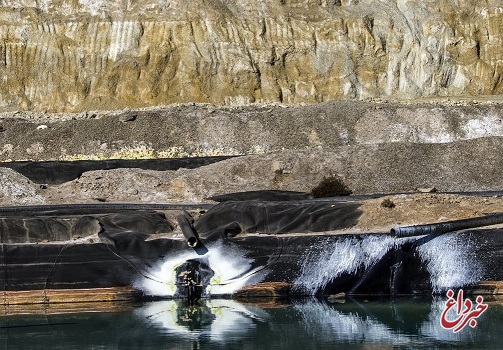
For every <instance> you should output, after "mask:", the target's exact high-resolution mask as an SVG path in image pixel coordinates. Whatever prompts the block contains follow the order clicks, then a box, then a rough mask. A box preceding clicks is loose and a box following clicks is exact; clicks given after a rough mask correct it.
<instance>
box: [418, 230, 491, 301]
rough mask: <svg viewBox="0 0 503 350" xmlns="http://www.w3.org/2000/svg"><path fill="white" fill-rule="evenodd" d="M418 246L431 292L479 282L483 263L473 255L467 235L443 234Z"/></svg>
mask: <svg viewBox="0 0 503 350" xmlns="http://www.w3.org/2000/svg"><path fill="white" fill-rule="evenodd" d="M417 250H418V252H419V256H420V257H421V260H422V261H423V263H424V264H426V268H427V269H428V272H429V273H430V280H431V285H432V287H433V292H434V293H440V292H444V291H446V290H447V289H449V288H459V287H463V286H465V285H468V284H472V283H474V282H478V281H480V280H481V279H482V278H483V276H484V267H483V265H482V264H481V263H480V262H479V261H477V259H476V256H474V253H473V249H472V246H471V245H470V240H469V239H466V236H460V235H459V234H457V233H451V234H444V235H441V236H438V237H436V238H434V239H432V240H431V241H429V242H427V243H425V244H422V245H421V246H419V247H418V249H417Z"/></svg>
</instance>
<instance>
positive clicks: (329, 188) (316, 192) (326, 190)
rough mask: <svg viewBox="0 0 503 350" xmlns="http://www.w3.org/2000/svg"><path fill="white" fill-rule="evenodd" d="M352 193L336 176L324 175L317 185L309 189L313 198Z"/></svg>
mask: <svg viewBox="0 0 503 350" xmlns="http://www.w3.org/2000/svg"><path fill="white" fill-rule="evenodd" d="M351 193H353V192H352V191H351V190H350V189H349V188H348V187H347V186H346V184H345V183H344V182H343V181H342V179H341V178H340V177H338V176H330V177H324V178H323V180H321V181H320V183H319V184H318V186H316V187H315V188H313V189H312V190H311V194H312V195H313V197H314V198H324V197H337V196H349V195H350V194H351Z"/></svg>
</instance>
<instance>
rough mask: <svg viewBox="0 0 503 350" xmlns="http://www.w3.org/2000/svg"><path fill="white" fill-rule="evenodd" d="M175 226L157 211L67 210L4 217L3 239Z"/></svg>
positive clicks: (16, 240)
mask: <svg viewBox="0 0 503 350" xmlns="http://www.w3.org/2000/svg"><path fill="white" fill-rule="evenodd" d="M172 230H173V226H172V225H171V224H170V223H169V222H168V221H167V220H166V218H165V216H164V215H163V214H161V213H159V212H155V211H126V212H120V213H108V214H88V215H78V214H73V215H71V214H66V215H54V213H48V214H46V215H40V214H38V215H34V216H25V215H20V216H4V217H0V243H41V242H58V241H71V240H74V239H79V238H85V237H87V236H91V235H94V234H98V233H99V232H102V231H105V232H117V231H118V232H122V231H135V232H142V233H147V234H154V233H166V232H171V231H172Z"/></svg>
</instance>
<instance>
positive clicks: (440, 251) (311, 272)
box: [293, 233, 484, 295]
mask: <svg viewBox="0 0 503 350" xmlns="http://www.w3.org/2000/svg"><path fill="white" fill-rule="evenodd" d="M423 237H424V236H421V237H411V238H395V237H391V236H385V235H368V236H360V237H358V238H356V237H347V238H346V237H341V238H339V239H336V240H334V239H333V238H328V237H327V238H325V239H324V240H323V241H320V242H319V244H317V245H315V246H311V247H309V248H308V249H307V250H306V252H305V253H304V256H303V257H301V259H302V260H303V263H302V265H301V269H300V273H299V276H298V277H297V279H296V280H295V281H294V283H293V291H294V292H297V293H301V294H309V295H314V294H316V293H317V292H319V291H320V290H323V289H324V288H325V287H326V286H327V284H328V283H330V282H331V281H333V280H334V279H335V278H337V277H339V276H341V275H342V274H352V273H356V272H357V271H358V269H359V268H364V269H368V268H370V267H372V266H373V265H375V264H376V263H377V262H378V261H379V260H380V259H382V258H383V256H384V255H385V254H386V253H387V252H388V251H389V250H390V249H392V248H399V247H400V246H402V245H403V244H405V243H410V242H412V241H415V240H419V239H421V238H423ZM417 251H418V253H419V258H420V259H421V263H422V264H424V266H426V269H427V270H428V272H429V274H430V283H431V285H432V289H433V290H432V292H433V293H440V292H443V291H445V290H447V289H448V288H459V287H462V286H466V285H469V284H472V283H474V282H477V281H480V280H482V279H483V276H484V266H483V265H482V264H481V263H480V262H478V261H477V260H476V259H475V257H474V254H473V249H472V248H471V247H470V244H469V241H468V242H467V241H466V237H463V236H459V235H458V234H457V233H453V234H445V235H442V236H439V237H436V238H433V239H431V240H430V241H428V242H427V243H424V244H420V245H418V247H417Z"/></svg>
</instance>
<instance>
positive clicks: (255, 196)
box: [208, 190, 313, 202]
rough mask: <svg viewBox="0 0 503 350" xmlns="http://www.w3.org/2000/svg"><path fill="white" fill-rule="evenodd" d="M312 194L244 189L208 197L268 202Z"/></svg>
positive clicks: (227, 200)
mask: <svg viewBox="0 0 503 350" xmlns="http://www.w3.org/2000/svg"><path fill="white" fill-rule="evenodd" d="M311 198H313V196H312V195H311V193H308V192H295V191H280V190H264V191H246V192H236V193H226V194H221V195H217V196H212V197H208V199H211V200H212V201H215V202H229V201H268V202H281V201H297V200H304V199H311Z"/></svg>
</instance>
